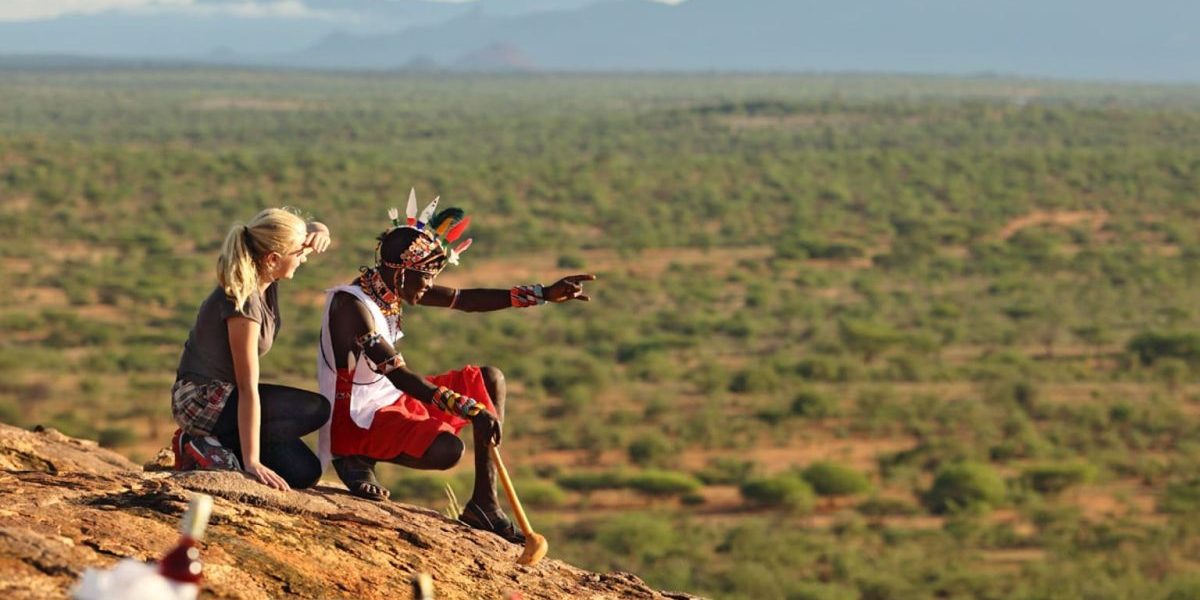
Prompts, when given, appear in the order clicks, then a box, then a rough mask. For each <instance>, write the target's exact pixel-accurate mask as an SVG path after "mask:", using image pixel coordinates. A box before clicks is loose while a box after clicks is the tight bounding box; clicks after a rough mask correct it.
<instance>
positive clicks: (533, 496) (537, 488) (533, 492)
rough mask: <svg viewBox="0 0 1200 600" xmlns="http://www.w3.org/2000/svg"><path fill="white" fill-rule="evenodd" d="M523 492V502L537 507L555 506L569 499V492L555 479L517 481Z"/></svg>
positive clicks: (517, 485) (516, 484) (518, 487)
mask: <svg viewBox="0 0 1200 600" xmlns="http://www.w3.org/2000/svg"><path fill="white" fill-rule="evenodd" d="M513 485H515V486H516V488H517V490H519V491H520V493H521V503H523V504H527V505H529V506H533V507H537V508H555V507H558V506H562V505H563V504H564V503H565V502H566V501H567V493H566V492H564V491H563V489H562V488H560V487H558V486H557V485H555V484H554V482H553V481H544V480H541V479H522V480H518V481H517V482H515V483H514V484H513Z"/></svg>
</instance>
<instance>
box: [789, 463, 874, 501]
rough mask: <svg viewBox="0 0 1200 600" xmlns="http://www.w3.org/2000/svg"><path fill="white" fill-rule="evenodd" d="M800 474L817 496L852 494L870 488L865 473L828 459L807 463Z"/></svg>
mask: <svg viewBox="0 0 1200 600" xmlns="http://www.w3.org/2000/svg"><path fill="white" fill-rule="evenodd" d="M802 476H803V477H804V480H805V481H807V482H808V484H809V485H811V486H812V489H813V491H814V492H816V493H817V495H819V496H853V495H854V494H861V493H863V492H866V491H867V490H869V489H871V482H870V481H868V480H867V477H866V475H863V474H862V473H860V472H858V471H855V470H854V469H851V468H849V467H846V466H843V465H839V464H837V463H832V462H828V461H822V462H816V463H813V464H811V465H809V467H808V468H807V469H805V470H804V472H803V473H802Z"/></svg>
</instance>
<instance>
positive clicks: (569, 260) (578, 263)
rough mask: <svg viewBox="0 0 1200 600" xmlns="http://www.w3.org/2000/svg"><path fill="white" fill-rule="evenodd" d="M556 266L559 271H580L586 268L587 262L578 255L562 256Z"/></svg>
mask: <svg viewBox="0 0 1200 600" xmlns="http://www.w3.org/2000/svg"><path fill="white" fill-rule="evenodd" d="M557 264H558V268H560V269H582V268H584V267H586V266H587V261H585V260H584V259H583V256H581V255H579V254H562V255H560V256H559V257H558V263H557Z"/></svg>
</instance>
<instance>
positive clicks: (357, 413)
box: [317, 285, 404, 469]
mask: <svg viewBox="0 0 1200 600" xmlns="http://www.w3.org/2000/svg"><path fill="white" fill-rule="evenodd" d="M338 292H346V293H348V294H351V295H353V296H354V297H355V298H358V300H359V302H362V303H363V304H364V305H366V307H367V310H369V311H370V312H371V316H372V318H373V319H374V321H375V332H376V333H378V334H379V335H381V336H383V338H384V339H386V340H387V341H388V342H390V343H391V344H392V346H393V347H395V346H396V343H397V342H399V341H400V338H402V337H404V332H403V331H400V330H399V327H397V326H396V322H395V321H392V322H390V323H389V319H388V318H387V317H386V316H384V314H383V311H381V310H379V306H378V305H376V304H375V301H374V300H372V299H371V298H370V297H369V296H367V295H366V293H365V292H363V291H362V289H361V288H359V287H358V286H356V285H343V286H338V287H335V288H331V289H328V290H325V293H326V297H325V310H324V312H323V315H322V317H321V347H320V350H319V352H318V353H317V382H318V384H319V385H320V387H321V395H322V396H325V399H326V400H328V401H329V408H330V411H329V413H330V415H331V416H330V420H329V421H326V422H325V425H324V426H322V427H321V433H320V436H319V437H318V440H317V456H318V457H320V459H321V468H322V469H324V468H326V467H328V466H329V462H330V460H332V458H333V455H332V454H331V453H330V450H329V448H330V445H329V444H330V439H329V435H330V425H331V423H332V422H333V417H332V414H333V399H334V395H335V394H336V393H337V371H336V369H337V361H336V360H334V356H333V341H332V339H331V337H330V335H329V309H330V307H331V306H332V305H333V297H334V295H336V294H337V293H338ZM393 330H394V332H393ZM369 364H370V363H369V361H368V360H367V358H366V356H364V355H362V354H361V353H360V354H359V357H358V362H357V364H355V366H354V386H352V387H351V390H350V418H351V419H353V420H354V423H355V424H356V425H358V426H359V427H362V428H363V429H369V428H370V427H371V423H372V422H373V421H374V420H375V413H376V412H377V411H378V410H379V409H381V408H383V407H385V406H389V405H391V404H392V403H394V402H395V401H396V399H397V398H398V397H399V395H400V390H398V389H396V386H394V385H392V382H391V381H390V380H388V378H387V377H384V376H383V375H380V374H378V373H376V372H375V371H372V370H371V367H370V366H369Z"/></svg>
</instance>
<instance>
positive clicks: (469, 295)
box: [329, 266, 595, 514]
mask: <svg viewBox="0 0 1200 600" xmlns="http://www.w3.org/2000/svg"><path fill="white" fill-rule="evenodd" d="M379 270H380V275H381V276H382V277H383V280H384V281H386V282H392V281H395V279H394V278H393V277H394V275H395V274H396V271H395V270H394V269H392V268H390V267H387V266H380V267H379ZM435 277H436V276H435V275H433V274H430V273H423V272H420V271H414V270H411V269H407V270H405V273H404V280H403V285H402V287H401V289H400V290H398V291H397V290H393V293H396V294H397V295H398V296H399V297H400V299H401V301H402V302H404V303H406V304H409V305H413V304H421V305H423V306H440V307H449V306H450V304H451V302H452V301H453V299H454V292H455V290H454V289H453V288H448V287H444V286H439V285H434V283H433V281H434V278H435ZM593 279H595V276H594V275H587V274H583V275H572V276H568V277H564V278H563V279H560V280H559V281H557V282H556V283H554V284H553V285H551V286H548V287H546V288H545V290H544V295H545V298H546V301H547V302H555V303H560V302H567V301H569V300H583V301H585V302H586V301H588V300H590V298H589V297H588V296H587V295H585V294H584V293H583V284H582V282H584V281H590V280H593ZM511 306H512V301H511V299H510V296H509V290H507V289H503V290H502V289H464V290H460V291H459V295H458V300H457V302H456V303H455V305H454V309H455V310H461V311H465V312H488V311H494V310H501V309H505V308H510V307H511ZM373 324H374V319H373V317H372V316H371V312H370V310H369V308H368V307H367V306H366V305H364V304H363V303H362V302H361V301H359V299H358V298H356V297H355V296H353V295H351V294H349V293H346V292H339V293H337V294H335V295H334V297H333V301H332V304H331V306H330V316H329V332H330V342H331V343H332V345H333V355H334V357H335V361H336V367H337V368H338V369H346V368H348V367H349V366H350V364H349V363H348V362H347V360H348V359H349V358H350V357H351V355H357V353H358V352H360V349H359V348H358V346H357V343H356V341H357V340H358V339H359V337H360V336H362V335H364V334H367V333H370V332H371V331H374V329H375V328H374V325H373ZM395 354H396V350H395V349H394V348H393V347H392V345H391V344H389V343H388V342H387V341H383V342H381V343H378V344H376V345H374V346H372V347H370V348H368V349H367V350H366V355H367V358H369V359H370V360H371V361H372V362H373V363H379V362H382V361H384V360H387V359H388V358H390V357H391V356H393V355H395ZM480 370H481V372H482V374H483V379H484V385H485V387H486V388H487V390H488V394H490V395H491V399H492V403H493V404H494V405H495V407H496V411H497V412H498V414H496V415H493V414H492V413H491V412H489V411H487V410H484V411H481V412H480V413H479V414H478V415H476V416H475V417H473V418H472V419H471V426H472V430H473V432H472V433H473V435H474V443H475V489H474V491H473V493H472V496H471V500H470V503H472V504H474V505H475V506H476V507H478V508H480V509H482V510H483V511H485V512H486V513H489V514H491V513H496V512H498V511H499V503H498V501H497V499H496V470H495V467H494V466H493V465H492V463H491V457H490V456H489V449H488V446H489V444H495V445H497V446H498V445H499V444H500V440H501V437H502V423H503V421H504V406H505V402H506V400H507V388H506V385H505V382H504V374H503V373H501V371H500V370H499V369H497V368H495V367H486V366H485V367H482V368H481V369H480ZM387 377H388V380H389V381H391V382H392V385H394V386H396V388H397V389H399V390H400V391H402V392H404V393H405V394H408V395H409V396H411V397H413V398H416V399H417V400H420V401H421V402H424V403H426V404H432V401H433V395H434V392H436V391H437V387H436V386H434V385H433V384H431V383H429V381H428V380H426V379H425V378H424V377H423V376H421V375H419V374H417V373H414V372H412V371H411V370H409V369H408V368H407V367H400V368H397V369H396V370H394V371H392V372H390V373H388V375H387ZM465 449H466V446H465V444H464V443H463V441H462V440H460V439H459V438H458V436H456V435H454V434H451V433H448V432H442V433H440V434H438V436H437V437H436V438H434V441H433V443H432V444H430V446H429V448H428V449H427V450H426V451H425V453H424V454H423V455H421V456H420V457H413V456H408V455H405V454H401V455H400V456H397V457H394V458H392V459H390V460H389V462H392V463H395V464H398V465H403V466H406V467H412V468H414V469H427V470H444V469H449V468H450V467H453V466H454V465H456V464H457V463H458V461H459V459H461V458H462V454H463V451H464V450H465ZM364 458H365V457H364ZM366 460H367V461H369V462H368V464H373V461H372V460H371V459H366ZM371 479H373V478H371ZM371 479H365V480H363V481H361V482H346V483H347V485H353V484H356V485H357V486H358V488H359V491H360V492H362V493H366V494H370V495H375V496H378V497H387V495H388V490H387V489H386V488H384V487H383V486H381V485H379V484H378V483H375V482H374V481H371Z"/></svg>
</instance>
